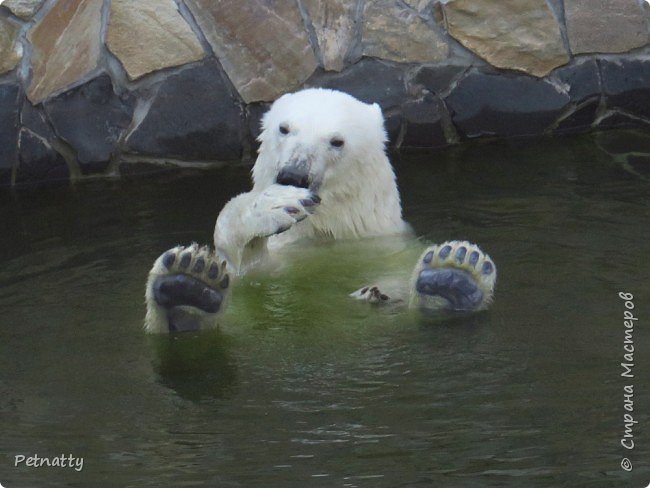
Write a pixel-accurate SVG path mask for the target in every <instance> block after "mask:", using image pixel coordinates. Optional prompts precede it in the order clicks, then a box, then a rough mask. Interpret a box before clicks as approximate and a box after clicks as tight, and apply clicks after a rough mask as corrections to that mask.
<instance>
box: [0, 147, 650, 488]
mask: <svg viewBox="0 0 650 488" xmlns="http://www.w3.org/2000/svg"><path fill="white" fill-rule="evenodd" d="M394 164H395V166H396V169H397V173H398V181H399V185H400V190H401V194H402V200H403V205H404V213H405V217H406V219H407V220H408V221H409V222H410V223H411V224H412V225H413V227H414V229H415V232H416V234H417V235H418V236H419V239H420V240H419V241H415V242H411V243H409V244H408V245H406V246H404V247H402V248H400V247H397V248H396V247H394V246H390V245H389V246H386V245H385V243H382V242H381V240H375V241H370V242H348V243H340V244H325V245H322V246H318V247H316V248H313V249H308V250H305V251H304V253H297V254H294V256H293V258H292V260H291V261H290V262H289V263H287V264H286V266H284V267H283V268H281V269H279V270H276V271H274V272H273V273H271V274H270V275H269V274H266V275H257V276H256V275H252V276H249V277H246V278H244V279H243V280H242V281H241V282H239V283H238V284H237V285H236V286H235V288H234V297H233V302H232V307H231V309H230V310H229V312H228V313H227V315H226V316H225V317H224V321H223V322H224V323H223V325H222V328H221V331H219V332H216V333H208V334H202V335H200V336H198V337H196V336H187V337H179V338H176V339H169V338H151V337H147V336H145V335H144V334H143V332H142V329H141V326H142V320H143V317H144V303H143V302H144V299H143V293H144V282H145V279H146V276H147V272H148V270H149V268H150V266H151V264H152V262H153V260H154V259H155V258H156V257H157V256H158V254H159V253H160V252H162V251H164V250H165V249H167V248H169V247H172V246H173V245H175V244H177V243H186V242H190V241H192V240H197V241H199V242H204V243H207V242H210V240H211V235H212V230H213V225H214V219H215V217H216V215H217V214H218V211H219V209H220V208H221V207H222V206H223V204H224V203H225V202H226V201H227V200H228V199H229V198H230V197H231V196H232V195H234V194H236V193H238V192H241V191H244V190H246V189H247V188H248V185H249V183H248V170H247V169H245V168H231V169H224V170H218V171H213V172H209V173H171V174H170V173H164V174H160V175H157V176H155V177H152V178H145V177H139V178H138V177H135V178H132V179H128V180H121V181H94V182H86V183H84V184H80V185H77V186H76V187H74V188H72V189H70V188H58V189H45V190H43V189H41V190H38V191H27V190H24V191H20V192H18V193H4V194H0V249H1V250H2V252H1V253H0V260H1V264H2V266H0V311H1V315H0V317H1V318H0V352H1V353H2V354H1V355H0V371H1V375H0V483H2V485H3V486H5V487H6V488H15V487H42V486H74V487H90V486H92V487H96V486H97V487H103V486H107V487H143V486H152V487H153V486H162V487H167V486H169V487H185V486H188V487H189V486H219V487H221V486H244V487H249V486H250V487H258V486H259V487H293V486H295V487H312V486H315V487H318V486H327V487H329V486H342V487H343V486H349V487H353V486H358V487H376V486H379V487H397V486H400V487H401V486H433V487H438V486H442V487H447V486H449V487H465V486H467V487H483V486H512V487H521V486H526V487H531V486H540V487H547V486H548V487H557V486H597V487H600V486H602V487H606V486H632V487H635V486H638V487H645V486H646V485H647V484H648V482H650V415H649V414H650V379H649V378H650V376H649V375H648V372H649V371H650V332H649V331H648V325H647V324H648V320H650V305H649V304H650V286H649V285H648V282H649V280H650V262H649V260H648V252H649V251H650V228H649V226H648V217H649V215H650V214H649V206H650V183H648V182H647V181H644V180H643V179H641V178H639V177H638V176H635V175H633V174H631V173H629V172H627V171H625V170H624V169H623V168H622V167H621V166H620V165H619V164H618V163H616V162H614V161H613V160H611V158H610V157H609V156H607V155H606V154H605V153H603V152H601V151H600V150H599V149H598V148H597V147H596V146H595V145H594V143H593V141H592V138H591V137H589V136H583V137H578V138H562V139H555V140H545V141H540V142H524V143H518V144H517V145H512V144H506V143H499V144H490V145H485V144H481V145H470V146H467V147H464V148H460V149H456V150H453V151H449V152H445V153H437V154H429V155H412V156H409V157H405V156H402V157H401V158H394ZM451 238H458V239H469V240H472V241H475V242H478V243H480V244H481V246H482V248H483V249H485V250H486V251H487V252H489V253H490V255H491V256H492V258H493V259H494V260H495V262H496V263H497V266H498V269H499V282H498V285H497V292H496V300H495V303H494V305H493V306H492V308H491V309H490V310H489V311H488V312H487V313H484V314H479V315H474V316H469V317H463V318H459V319H458V320H455V321H454V322H442V323H441V322H432V321H430V320H425V319H423V318H421V317H420V316H419V315H417V314H415V313H409V312H404V311H399V310H392V309H384V310H377V309H374V308H372V307H369V306H366V304H360V303H356V302H354V301H351V300H350V299H348V298H347V294H348V293H349V292H351V291H353V290H355V289H356V288H358V287H359V286H361V285H364V284H366V282H368V280H370V281H372V280H373V279H375V277H376V276H377V275H381V274H383V273H386V274H394V273H399V272H400V271H402V272H404V273H406V274H408V271H409V270H410V268H411V267H412V265H413V264H414V261H413V260H414V259H415V258H416V257H417V255H418V254H419V251H420V250H421V249H422V248H423V247H424V246H425V244H426V243H427V242H440V241H443V240H446V239H451ZM619 291H627V292H631V293H633V294H634V304H635V309H634V313H635V314H636V315H637V316H638V317H639V320H638V322H637V325H636V326H635V328H634V346H635V348H636V349H635V353H634V360H635V361H634V362H635V367H634V373H635V378H633V379H626V378H622V377H621V376H620V373H621V371H622V368H621V366H620V363H621V361H622V360H623V353H624V351H623V339H624V330H625V329H624V326H623V312H624V310H625V308H624V302H623V301H622V300H621V299H620V298H619V297H618V295H617V293H618V292H619ZM626 384H633V385H634V412H633V415H634V419H635V420H637V421H638V422H639V423H638V424H636V425H635V427H634V440H635V442H636V445H635V448H634V449H633V450H630V451H627V450H625V449H623V448H622V447H621V445H620V438H621V436H622V435H623V433H624V425H623V414H624V413H625V411H624V410H623V386H624V385H626ZM35 453H36V454H38V455H39V456H41V457H54V456H59V455H61V454H65V455H66V456H67V455H68V454H72V455H73V456H74V457H83V458H84V467H83V470H82V471H80V472H77V471H75V470H74V469H69V468H68V469H63V468H54V467H49V468H48V467H40V468H30V467H25V466H24V465H21V466H19V467H14V456H16V455H18V454H24V455H32V454H35ZM624 456H626V457H629V459H630V460H631V461H632V463H633V465H634V468H633V471H632V472H630V473H628V472H625V471H623V470H622V469H621V468H620V462H621V459H622V458H623V457H624Z"/></svg>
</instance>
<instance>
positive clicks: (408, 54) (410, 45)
mask: <svg viewBox="0 0 650 488" xmlns="http://www.w3.org/2000/svg"><path fill="white" fill-rule="evenodd" d="M362 43H363V54H364V55H365V56H373V57H376V58H381V59H388V60H391V61H397V62H401V63H431V62H436V61H442V60H444V59H447V57H448V55H449V45H448V44H447V41H446V40H445V39H444V38H443V36H442V35H441V34H440V33H438V32H436V31H435V30H434V29H433V28H432V27H431V26H429V25H427V23H426V22H425V21H424V20H423V19H422V18H420V16H419V15H418V14H417V13H416V12H415V11H413V9H410V8H407V7H404V6H402V5H401V4H400V2H398V1H396V0H366V2H365V5H364V11H363V39H362Z"/></svg>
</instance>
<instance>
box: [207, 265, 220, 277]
mask: <svg viewBox="0 0 650 488" xmlns="http://www.w3.org/2000/svg"><path fill="white" fill-rule="evenodd" d="M217 276H219V265H218V264H217V263H212V264H211V265H210V269H209V270H208V278H210V279H211V280H214V279H216V278H217Z"/></svg>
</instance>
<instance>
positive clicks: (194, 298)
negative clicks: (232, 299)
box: [145, 244, 230, 332]
mask: <svg viewBox="0 0 650 488" xmlns="http://www.w3.org/2000/svg"><path fill="white" fill-rule="evenodd" d="M229 288H230V276H229V275H228V273H226V262H225V261H223V260H221V259H220V257H219V256H218V255H217V254H216V253H213V252H211V251H210V249H209V248H208V247H207V246H205V247H201V248H199V246H198V245H197V244H192V245H191V246H189V247H187V248H184V247H182V246H178V247H175V248H173V249H170V250H168V251H166V252H165V253H163V254H162V255H161V256H160V257H159V258H158V259H157V260H156V262H155V263H154V265H153V268H152V269H151V271H150V272H149V279H148V281H147V291H146V301H147V316H146V319H145V329H146V330H147V332H181V331H196V330H200V329H202V328H209V327H214V326H215V325H216V321H215V319H216V316H217V314H218V313H219V312H221V311H222V310H223V309H224V308H225V302H226V298H227V297H228V294H229Z"/></svg>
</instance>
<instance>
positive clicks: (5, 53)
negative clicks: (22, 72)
mask: <svg viewBox="0 0 650 488" xmlns="http://www.w3.org/2000/svg"><path fill="white" fill-rule="evenodd" d="M19 31H20V27H19V26H18V25H17V24H14V23H13V22H11V21H9V20H6V19H3V18H1V17H0V74H2V73H6V72H7V71H11V70H12V69H14V68H15V67H16V66H17V65H18V61H20V58H21V57H22V46H21V45H20V43H18V33H19Z"/></svg>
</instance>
